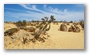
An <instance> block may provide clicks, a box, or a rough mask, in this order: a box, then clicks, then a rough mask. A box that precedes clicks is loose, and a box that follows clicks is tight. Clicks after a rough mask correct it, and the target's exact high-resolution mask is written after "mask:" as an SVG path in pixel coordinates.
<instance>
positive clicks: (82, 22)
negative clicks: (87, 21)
mask: <svg viewBox="0 0 90 55" xmlns="http://www.w3.org/2000/svg"><path fill="white" fill-rule="evenodd" d="M79 23H80V25H81V27H82V28H84V20H81V21H80V22H79Z"/></svg>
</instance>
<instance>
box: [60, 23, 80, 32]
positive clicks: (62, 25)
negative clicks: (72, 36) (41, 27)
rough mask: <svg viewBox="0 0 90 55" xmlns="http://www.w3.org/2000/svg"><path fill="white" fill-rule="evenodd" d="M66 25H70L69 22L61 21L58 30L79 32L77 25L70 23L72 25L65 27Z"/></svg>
mask: <svg viewBox="0 0 90 55" xmlns="http://www.w3.org/2000/svg"><path fill="white" fill-rule="evenodd" d="M67 25H70V24H69V23H67V24H65V23H62V24H61V25H60V27H59V31H68V32H80V28H79V27H78V26H77V25H75V24H72V25H70V27H69V28H67Z"/></svg>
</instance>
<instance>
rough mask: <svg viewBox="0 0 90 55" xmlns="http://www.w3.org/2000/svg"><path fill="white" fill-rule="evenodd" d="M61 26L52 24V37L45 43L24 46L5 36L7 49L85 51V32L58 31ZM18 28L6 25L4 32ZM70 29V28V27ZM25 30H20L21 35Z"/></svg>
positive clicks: (30, 43) (50, 33)
mask: <svg viewBox="0 0 90 55" xmlns="http://www.w3.org/2000/svg"><path fill="white" fill-rule="evenodd" d="M59 26H60V24H59V25H53V24H51V29H50V30H49V31H48V34H49V35H50V37H49V38H48V39H47V40H46V41H45V42H43V43H41V42H38V41H37V42H36V43H32V42H28V43H26V44H22V42H21V41H20V40H19V39H18V40H12V39H11V38H10V36H4V48H5V49H84V31H83V30H82V31H81V32H79V33H75V32H65V31H58V29H59ZM13 27H16V26H15V25H13V24H6V23H4V31H6V30H8V29H9V28H13ZM68 27H69V26H68ZM21 32H23V30H20V33H21Z"/></svg>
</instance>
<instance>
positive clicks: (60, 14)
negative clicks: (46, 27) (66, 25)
mask: <svg viewBox="0 0 90 55" xmlns="http://www.w3.org/2000/svg"><path fill="white" fill-rule="evenodd" d="M20 6H22V7H23V8H25V9H28V10H26V11H24V12H23V13H22V12H21V10H18V9H17V10H16V9H11V10H15V11H20V12H10V11H8V12H5V16H9V17H11V18H12V17H14V18H17V19H19V20H28V21H30V20H32V19H33V20H40V19H41V18H42V17H44V16H47V17H50V16H51V15H54V16H55V18H56V20H58V21H59V20H66V21H71V20H73V21H78V20H80V19H84V12H72V11H68V9H64V10H63V11H61V10H60V9H58V8H53V7H50V6H48V5H43V8H46V9H45V11H44V10H40V9H39V8H37V6H36V5H27V4H20ZM32 10H33V11H38V12H40V13H38V12H33V11H32ZM46 11H48V12H46ZM12 14H13V15H12Z"/></svg>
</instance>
